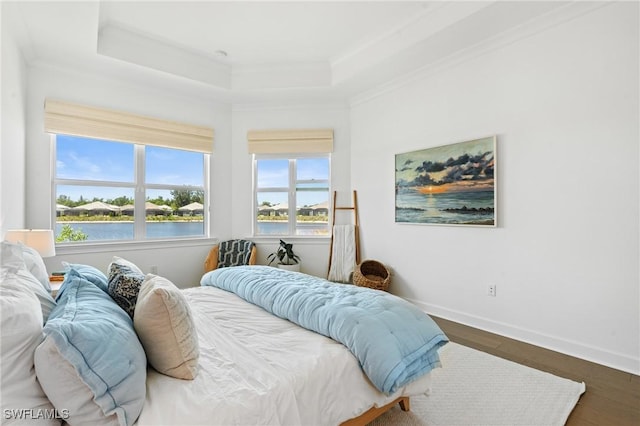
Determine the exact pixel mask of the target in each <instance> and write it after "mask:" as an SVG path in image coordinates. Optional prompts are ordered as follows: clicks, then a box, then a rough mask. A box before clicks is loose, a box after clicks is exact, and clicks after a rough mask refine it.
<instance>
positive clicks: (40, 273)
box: [20, 243, 51, 292]
mask: <svg viewBox="0 0 640 426" xmlns="http://www.w3.org/2000/svg"><path fill="white" fill-rule="evenodd" d="M20 248H21V249H22V258H23V259H24V264H25V266H26V267H27V270H28V271H29V272H31V274H32V275H33V276H34V277H36V279H37V280H38V281H40V283H41V284H42V285H43V286H44V289H45V290H47V291H48V292H51V283H49V273H48V272H47V267H46V266H44V260H42V257H41V256H40V253H38V250H36V249H34V248H31V247H28V246H25V245H24V244H22V243H20Z"/></svg>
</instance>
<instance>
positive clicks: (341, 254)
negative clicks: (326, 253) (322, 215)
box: [328, 225, 356, 283]
mask: <svg viewBox="0 0 640 426" xmlns="http://www.w3.org/2000/svg"><path fill="white" fill-rule="evenodd" d="M355 266H356V227H355V225H334V227H333V249H332V250H331V267H330V268H329V277H328V279H329V281H336V282H342V283H348V282H350V281H351V273H352V272H353V270H354V268H355Z"/></svg>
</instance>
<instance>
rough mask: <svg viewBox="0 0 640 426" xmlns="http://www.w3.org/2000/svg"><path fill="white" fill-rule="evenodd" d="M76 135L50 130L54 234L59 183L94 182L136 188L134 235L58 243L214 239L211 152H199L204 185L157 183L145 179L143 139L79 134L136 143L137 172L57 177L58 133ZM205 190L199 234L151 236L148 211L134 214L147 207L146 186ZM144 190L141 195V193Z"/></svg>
mask: <svg viewBox="0 0 640 426" xmlns="http://www.w3.org/2000/svg"><path fill="white" fill-rule="evenodd" d="M58 135H64V136H73V135H65V134H63V133H57V134H56V133H51V134H50V146H51V178H50V182H51V218H52V222H51V223H52V224H53V231H54V235H55V234H56V226H57V223H58V222H57V213H56V205H57V187H58V185H70V186H85V187H86V186H93V187H106V188H114V187H117V188H131V189H133V195H134V216H133V221H134V225H133V238H131V239H103V240H89V241H82V242H73V241H65V242H56V243H55V244H56V246H60V247H84V246H86V245H89V246H90V245H96V244H97V245H105V244H113V243H116V244H132V243H143V244H145V245H146V244H153V243H156V242H162V241H175V242H181V241H182V242H188V241H199V240H210V239H211V230H210V223H211V220H210V217H209V216H210V215H209V212H210V208H209V207H210V198H211V192H210V173H211V170H210V167H211V154H209V153H207V152H198V153H199V154H202V156H203V173H202V179H203V185H202V187H199V186H195V185H179V184H176V185H172V184H157V183H146V182H145V177H146V170H145V169H146V167H145V164H146V153H145V151H146V150H145V147H146V146H147V145H143V144H140V143H133V142H122V141H116V140H107V139H101V138H97V137H93V138H91V137H87V136H80V137H82V138H89V139H95V140H99V141H105V142H113V143H124V144H128V145H131V146H133V162H134V173H133V181H132V182H121V181H106V180H88V179H87V180H85V179H69V178H58V177H57V136H58ZM163 148H165V149H174V150H176V151H185V150H184V149H179V148H171V147H163ZM174 189H180V190H185V189H187V190H202V191H203V192H204V200H203V201H204V202H203V218H202V220H203V233H202V234H200V235H190V236H189V235H181V236H175V237H161V238H149V237H147V235H146V223H147V221H146V214H135V212H140V211H143V212H144V211H145V210H146V209H145V202H146V198H147V197H146V194H147V190H169V191H170V190H174ZM139 194H142V196H138V195H139Z"/></svg>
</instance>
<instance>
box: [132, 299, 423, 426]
mask: <svg viewBox="0 0 640 426" xmlns="http://www.w3.org/2000/svg"><path fill="white" fill-rule="evenodd" d="M184 294H185V296H186V297H187V299H188V300H189V303H190V304H191V308H192V313H193V316H194V320H195V325H196V328H197V330H198V336H199V339H200V340H199V343H200V365H199V373H198V376H197V377H196V378H195V380H192V381H189V380H180V379H174V378H171V377H168V376H164V375H162V374H159V373H157V372H156V371H155V370H153V369H151V368H150V369H149V371H148V377H147V398H146V401H145V405H144V408H143V410H142V414H141V415H140V417H139V419H138V423H137V424H138V425H154V426H155V425H205V424H206V425H250V424H268V425H325V424H326V425H336V424H339V423H341V422H343V421H345V420H348V419H350V418H353V417H356V416H359V415H360V414H362V413H364V412H365V411H367V410H368V409H369V408H371V407H372V406H373V405H376V406H383V405H385V404H387V403H389V402H391V401H393V400H394V399H396V398H397V397H398V396H401V395H402V396H412V395H417V394H420V393H425V392H426V391H428V389H429V386H430V383H431V380H430V376H429V375H426V376H423V377H422V378H421V379H419V380H418V381H416V382H413V383H411V384H410V385H409V386H407V387H405V388H404V389H401V390H400V391H399V392H397V393H395V394H393V395H389V396H387V395H384V394H382V393H380V392H378V391H377V390H376V389H375V388H374V387H373V385H371V383H370V382H369V379H367V377H366V376H365V375H364V374H363V372H362V370H361V368H360V366H359V365H358V361H357V360H356V358H355V357H354V356H353V355H352V354H351V353H350V352H349V350H348V349H347V348H346V347H344V346H343V345H341V344H340V343H337V342H335V341H333V340H331V339H329V338H327V337H324V336H321V335H319V334H316V333H314V332H311V331H308V330H305V329H302V328H300V327H298V326H297V325H295V324H293V323H291V322H289V321H286V320H283V319H281V318H278V317H275V316H273V315H271V314H269V313H267V312H266V311H264V310H262V309H261V308H259V307H257V306H254V305H251V304H249V303H247V302H245V301H243V300H242V299H240V298H239V297H237V296H236V295H234V294H232V293H228V292H226V291H224V290H220V289H217V288H213V287H197V288H191V289H187V290H184Z"/></svg>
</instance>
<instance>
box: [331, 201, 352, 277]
mask: <svg viewBox="0 0 640 426" xmlns="http://www.w3.org/2000/svg"><path fill="white" fill-rule="evenodd" d="M337 195H338V193H337V191H333V203H331V207H332V208H331V244H330V245H329V267H328V269H327V276H329V272H330V271H331V260H332V256H333V226H334V225H335V223H336V210H352V211H353V217H354V219H353V221H354V225H355V240H356V242H355V245H356V264H359V263H360V231H359V225H358V193H357V192H356V190H355V189H354V190H353V205H352V206H346V207H339V206H336V198H337Z"/></svg>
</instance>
